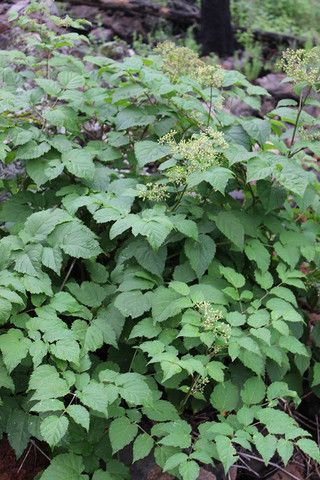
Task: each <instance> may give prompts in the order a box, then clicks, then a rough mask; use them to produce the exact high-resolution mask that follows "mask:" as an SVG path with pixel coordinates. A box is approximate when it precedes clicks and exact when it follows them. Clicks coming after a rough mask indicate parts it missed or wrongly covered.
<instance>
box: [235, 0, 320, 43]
mask: <svg viewBox="0 0 320 480" xmlns="http://www.w3.org/2000/svg"><path fill="white" fill-rule="evenodd" d="M317 6H318V4H317V1H316V0H279V1H278V2H274V1H272V0H256V1H254V2H245V1H243V0H232V2H231V10H232V17H233V21H234V22H235V24H237V25H240V26H242V27H249V28H258V29H262V30H267V31H275V32H279V33H289V34H290V33H291V34H295V35H301V36H304V37H308V38H310V34H311V35H312V34H313V35H315V34H318V33H319V12H318V10H317Z"/></svg>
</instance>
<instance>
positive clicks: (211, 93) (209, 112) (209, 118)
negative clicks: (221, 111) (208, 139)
mask: <svg viewBox="0 0 320 480" xmlns="http://www.w3.org/2000/svg"><path fill="white" fill-rule="evenodd" d="M212 98H213V88H212V85H211V86H210V103H209V111H208V121H207V127H209V125H210V120H211V112H212Z"/></svg>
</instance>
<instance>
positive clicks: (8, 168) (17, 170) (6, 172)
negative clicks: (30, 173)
mask: <svg viewBox="0 0 320 480" xmlns="http://www.w3.org/2000/svg"><path fill="white" fill-rule="evenodd" d="M23 172H24V167H23V165H22V163H21V162H19V161H17V162H12V163H10V164H9V165H5V164H4V163H2V162H0V179H10V178H14V177H16V176H17V175H21V174H22V173H23Z"/></svg>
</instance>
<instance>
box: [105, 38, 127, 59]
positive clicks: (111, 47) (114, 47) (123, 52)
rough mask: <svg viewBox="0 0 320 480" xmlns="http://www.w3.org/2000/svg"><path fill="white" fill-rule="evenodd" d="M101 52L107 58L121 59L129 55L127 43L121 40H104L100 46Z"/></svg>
mask: <svg viewBox="0 0 320 480" xmlns="http://www.w3.org/2000/svg"><path fill="white" fill-rule="evenodd" d="M101 53H102V54H103V55H105V56H106V57H108V58H112V59H114V60H121V59H122V58H124V57H127V56H128V55H129V48H128V45H127V44H126V43H125V42H122V41H114V42H106V43H105V44H104V45H103V46H102V47H101Z"/></svg>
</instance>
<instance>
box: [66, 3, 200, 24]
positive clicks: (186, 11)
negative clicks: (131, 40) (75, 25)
mask: <svg viewBox="0 0 320 480" xmlns="http://www.w3.org/2000/svg"><path fill="white" fill-rule="evenodd" d="M60 1H63V2H64V3H69V4H73V5H87V6H91V7H96V8H99V9H101V10H108V11H116V10H119V11H123V12H127V13H129V14H138V15H141V16H143V15H152V16H154V17H161V18H165V19H167V20H170V21H172V22H174V23H179V24H183V25H192V24H194V23H196V22H198V21H199V20H200V11H199V8H198V7H197V6H196V5H193V4H190V3H188V2H184V1H183V0H182V1H181V0H180V1H175V2H174V3H173V4H172V6H164V5H159V4H157V3H153V2H152V1H151V0H60Z"/></svg>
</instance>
